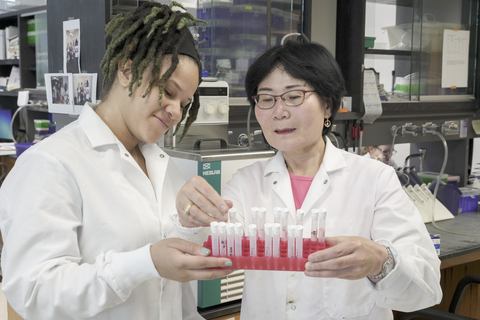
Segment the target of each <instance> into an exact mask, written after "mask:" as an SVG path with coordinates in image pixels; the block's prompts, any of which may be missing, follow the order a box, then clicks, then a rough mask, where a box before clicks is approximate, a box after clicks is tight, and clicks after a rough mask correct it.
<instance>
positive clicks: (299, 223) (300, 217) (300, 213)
mask: <svg viewBox="0 0 480 320" xmlns="http://www.w3.org/2000/svg"><path fill="white" fill-rule="evenodd" d="M304 213H305V211H303V210H302V209H298V210H297V226H303V215H304Z"/></svg>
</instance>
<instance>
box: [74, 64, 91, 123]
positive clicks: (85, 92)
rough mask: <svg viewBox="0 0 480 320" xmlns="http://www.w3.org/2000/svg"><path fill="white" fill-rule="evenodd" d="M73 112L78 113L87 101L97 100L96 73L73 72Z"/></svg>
mask: <svg viewBox="0 0 480 320" xmlns="http://www.w3.org/2000/svg"><path fill="white" fill-rule="evenodd" d="M72 76H73V112H74V114H80V112H81V111H82V109H83V106H84V105H85V103H87V102H93V103H96V102H97V74H96V73H76V74H73V75H72Z"/></svg>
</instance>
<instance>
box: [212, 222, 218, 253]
mask: <svg viewBox="0 0 480 320" xmlns="http://www.w3.org/2000/svg"><path fill="white" fill-rule="evenodd" d="M210 230H211V231H212V255H213V256H214V257H218V222H217V221H212V222H210Z"/></svg>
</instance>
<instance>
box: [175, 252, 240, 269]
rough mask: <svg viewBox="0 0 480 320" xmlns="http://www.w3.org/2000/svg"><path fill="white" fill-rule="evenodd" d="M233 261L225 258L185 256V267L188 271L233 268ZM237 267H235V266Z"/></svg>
mask: <svg viewBox="0 0 480 320" xmlns="http://www.w3.org/2000/svg"><path fill="white" fill-rule="evenodd" d="M232 265H233V264H232V261H231V260H230V259H227V258H223V257H205V256H203V257H200V256H188V255H187V256H185V260H184V266H185V268H186V269H190V270H192V269H208V268H224V267H232ZM233 267H235V266H233Z"/></svg>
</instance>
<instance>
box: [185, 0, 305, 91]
mask: <svg viewBox="0 0 480 320" xmlns="http://www.w3.org/2000/svg"><path fill="white" fill-rule="evenodd" d="M196 5H197V7H196V16H197V18H199V19H202V20H205V21H206V22H207V23H208V24H201V23H199V24H198V25H197V26H196V27H195V28H196V30H195V31H194V34H197V35H198V49H199V53H200V56H201V59H202V61H203V63H204V66H203V69H204V76H207V75H208V76H211V77H217V78H218V79H219V80H225V81H227V82H228V84H229V87H230V96H231V97H245V84H244V82H245V75H246V73H247V69H248V67H249V66H250V65H251V64H252V63H253V61H254V60H255V58H256V57H257V56H258V55H260V54H261V53H262V52H264V51H265V50H266V49H267V48H270V47H272V46H275V45H279V44H280V43H281V42H282V39H283V38H284V37H285V36H286V35H288V34H290V33H300V32H303V20H304V19H303V14H304V12H303V11H302V8H303V5H304V1H302V0H288V1H287V0H271V1H267V0H233V1H216V0H215V1H212V0H198V1H197V4H196ZM303 33H305V32H303Z"/></svg>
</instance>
